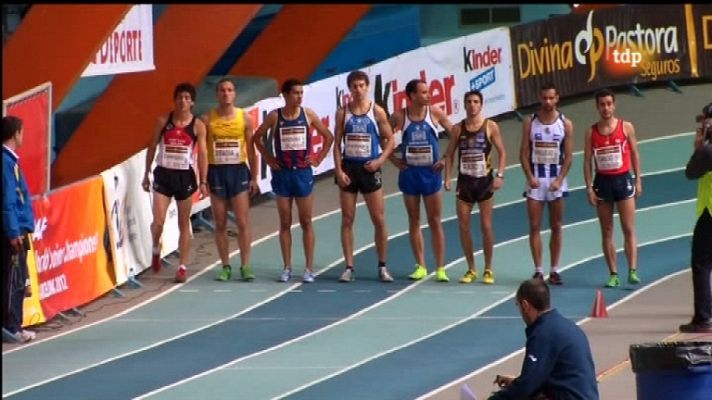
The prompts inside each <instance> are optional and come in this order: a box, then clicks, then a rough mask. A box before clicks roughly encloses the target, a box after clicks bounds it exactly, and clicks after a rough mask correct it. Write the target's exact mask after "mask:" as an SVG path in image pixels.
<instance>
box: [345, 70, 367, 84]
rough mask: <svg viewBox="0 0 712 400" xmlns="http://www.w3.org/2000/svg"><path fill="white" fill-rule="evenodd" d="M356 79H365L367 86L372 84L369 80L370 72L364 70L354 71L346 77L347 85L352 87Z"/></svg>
mask: <svg viewBox="0 0 712 400" xmlns="http://www.w3.org/2000/svg"><path fill="white" fill-rule="evenodd" d="M354 81H364V82H366V86H368V85H370V84H371V82H370V81H369V80H368V74H367V73H365V72H363V71H353V72H351V73H350V74H349V75H348V76H347V77H346V86H348V87H351V83H352V82H354Z"/></svg>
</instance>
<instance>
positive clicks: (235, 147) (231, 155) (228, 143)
mask: <svg viewBox="0 0 712 400" xmlns="http://www.w3.org/2000/svg"><path fill="white" fill-rule="evenodd" d="M213 151H214V154H215V164H239V163H240V141H239V140H216V141H215V142H214V143H213Z"/></svg>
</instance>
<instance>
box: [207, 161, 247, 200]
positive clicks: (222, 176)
mask: <svg viewBox="0 0 712 400" xmlns="http://www.w3.org/2000/svg"><path fill="white" fill-rule="evenodd" d="M251 179H252V175H250V169H249V168H247V165H246V164H244V163H242V164H223V165H215V164H210V165H208V185H209V186H210V193H212V194H214V195H216V196H218V197H222V198H223V199H231V198H233V197H235V196H237V195H238V194H240V193H242V192H244V191H245V190H247V189H249V187H250V180H251Z"/></svg>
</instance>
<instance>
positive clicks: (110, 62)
mask: <svg viewBox="0 0 712 400" xmlns="http://www.w3.org/2000/svg"><path fill="white" fill-rule="evenodd" d="M154 69H156V67H155V66H154V65H153V6H152V5H151V4H139V5H135V6H133V7H132V8H131V10H129V12H128V13H127V14H126V16H125V17H124V19H123V21H121V23H119V25H118V26H117V27H116V29H114V32H112V33H111V34H110V35H109V37H108V38H107V39H106V42H104V44H103V45H102V46H101V48H100V49H99V51H97V52H96V56H94V59H93V60H92V61H91V62H90V63H89V65H88V66H87V68H86V69H85V70H84V72H83V73H82V77H85V76H96V75H114V74H125V73H128V72H139V71H152V70H154Z"/></svg>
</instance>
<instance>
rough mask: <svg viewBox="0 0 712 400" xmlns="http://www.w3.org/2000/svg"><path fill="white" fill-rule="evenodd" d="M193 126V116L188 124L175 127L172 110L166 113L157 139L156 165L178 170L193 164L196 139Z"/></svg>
mask: <svg viewBox="0 0 712 400" xmlns="http://www.w3.org/2000/svg"><path fill="white" fill-rule="evenodd" d="M194 126H195V116H193V118H192V119H191V120H190V123H189V124H188V125H186V126H184V127H177V126H175V124H174V123H173V112H171V113H170V114H168V119H167V120H166V124H165V125H164V126H163V129H162V130H161V136H160V139H159V141H158V157H157V159H156V163H157V164H158V165H160V166H161V167H163V168H166V169H180V170H184V169H189V168H190V167H192V166H193V150H194V149H195V142H196V141H197V136H196V135H195V131H194Z"/></svg>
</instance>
